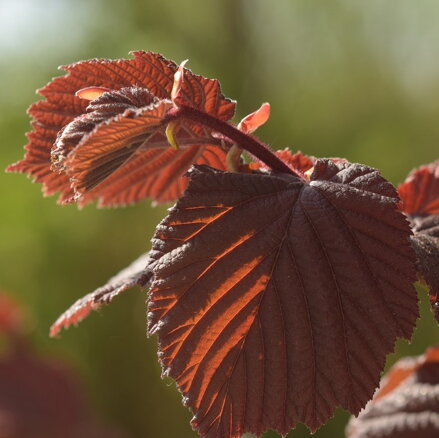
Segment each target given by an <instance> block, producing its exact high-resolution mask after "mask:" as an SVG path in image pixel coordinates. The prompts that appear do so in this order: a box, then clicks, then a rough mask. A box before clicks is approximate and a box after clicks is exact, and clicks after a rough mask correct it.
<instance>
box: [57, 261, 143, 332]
mask: <svg viewBox="0 0 439 438" xmlns="http://www.w3.org/2000/svg"><path fill="white" fill-rule="evenodd" d="M150 263H151V259H150V257H149V255H148V253H146V254H142V255H141V256H140V257H139V258H138V259H136V260H135V261H134V262H133V263H131V264H130V265H129V266H128V267H126V268H125V269H123V270H122V271H120V272H119V273H118V274H117V275H115V276H114V277H112V278H110V280H108V282H107V283H106V284H105V285H104V286H101V287H99V288H98V289H96V290H94V291H93V292H91V293H89V294H87V295H86V296H84V297H83V298H81V299H79V300H78V301H76V302H75V303H74V304H73V305H72V306H71V307H70V308H69V309H67V310H66V311H65V312H64V313H63V314H62V315H61V316H60V317H59V318H58V319H57V320H56V322H55V323H54V324H53V325H52V327H51V328H50V336H56V335H58V334H59V332H60V330H61V329H63V328H68V327H70V326H71V325H72V324H78V323H79V322H81V321H82V320H83V319H84V318H85V317H87V316H88V315H89V313H90V312H91V311H93V310H97V309H99V308H101V307H102V306H103V305H106V304H109V303H110V302H111V301H112V300H113V298H114V297H116V296H117V295H119V294H120V293H122V292H124V291H126V290H128V289H131V288H132V287H134V286H140V287H144V286H146V285H147V284H148V282H149V280H150V277H151V272H150Z"/></svg>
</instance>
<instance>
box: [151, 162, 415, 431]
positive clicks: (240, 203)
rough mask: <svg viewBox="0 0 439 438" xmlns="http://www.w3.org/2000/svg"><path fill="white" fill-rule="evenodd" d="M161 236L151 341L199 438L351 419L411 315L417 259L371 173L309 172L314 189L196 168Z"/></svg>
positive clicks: (354, 167)
mask: <svg viewBox="0 0 439 438" xmlns="http://www.w3.org/2000/svg"><path fill="white" fill-rule="evenodd" d="M189 176H190V183H189V186H188V189H187V191H186V192H185V195H184V196H183V198H181V199H180V200H179V201H178V202H177V204H176V206H175V207H174V208H172V209H171V210H170V214H169V216H168V217H167V218H165V219H164V221H163V222H162V223H161V224H160V225H159V226H158V227H157V230H156V234H155V237H154V239H153V252H152V253H151V254H152V257H153V258H154V259H155V260H157V261H156V263H155V265H154V268H153V273H154V277H153V282H152V286H151V290H150V292H149V303H148V310H149V313H148V324H149V333H150V334H153V333H157V334H158V340H159V357H160V360H161V363H162V366H163V372H164V374H166V375H169V376H171V377H173V378H174V379H175V380H176V381H177V384H178V386H179V388H180V390H181V391H182V393H183V396H184V402H185V403H186V404H187V405H188V406H189V407H191V408H192V410H193V412H194V414H195V416H194V419H193V420H192V424H193V426H194V427H195V428H196V429H197V430H198V431H199V433H200V435H202V436H203V437H207V438H214V437H215V438H238V437H240V436H241V435H242V434H243V433H245V432H251V433H254V434H256V435H258V436H259V435H260V434H261V433H262V432H263V431H265V430H266V429H269V428H271V429H275V430H277V431H279V432H280V433H282V434H286V433H287V432H288V431H289V430H290V429H291V428H292V427H294V426H295V424H297V423H298V422H303V423H305V424H306V425H308V427H309V428H310V429H311V430H316V429H317V428H318V427H319V426H321V425H322V424H323V423H325V422H326V421H327V419H328V418H330V417H331V416H332V415H333V413H334V410H335V408H336V406H338V405H340V406H342V407H344V408H345V409H348V410H349V411H351V412H353V413H355V414H357V413H358V412H359V410H360V409H361V408H362V407H363V406H364V404H365V403H366V402H367V401H368V400H369V399H370V398H371V397H372V395H373V392H374V389H375V388H376V386H377V385H378V382H379V375H380V372H381V371H382V369H383V366H384V361H385V356H386V354H387V353H389V352H390V351H392V350H393V346H394V343H395V340H396V339H397V338H398V337H403V338H407V339H409V338H410V337H411V334H412V331H413V328H414V324H415V320H416V318H417V316H418V308H417V297H416V292H415V290H414V287H413V281H414V280H415V269H414V262H415V257H414V254H413V250H412V249H411V247H410V242H409V236H410V234H411V232H410V228H409V225H408V223H407V221H406V219H405V217H404V216H403V215H402V214H401V213H400V211H399V210H398V209H397V203H398V201H399V198H398V196H397V194H396V191H395V189H394V188H393V187H392V186H391V184H390V183H388V182H387V181H386V180H384V179H383V178H382V177H381V176H380V175H379V173H378V171H376V170H374V169H371V168H369V167H366V166H362V165H359V164H350V163H346V162H344V163H343V162H338V163H334V162H332V161H331V160H317V161H316V162H315V163H314V171H313V173H312V174H311V176H310V180H309V181H308V182H306V181H305V180H302V179H299V178H296V177H294V176H291V175H287V174H267V173H255V174H238V173H224V172H220V171H217V170H214V169H211V168H209V167H207V166H195V167H194V168H193V169H192V170H191V171H190V173H189Z"/></svg>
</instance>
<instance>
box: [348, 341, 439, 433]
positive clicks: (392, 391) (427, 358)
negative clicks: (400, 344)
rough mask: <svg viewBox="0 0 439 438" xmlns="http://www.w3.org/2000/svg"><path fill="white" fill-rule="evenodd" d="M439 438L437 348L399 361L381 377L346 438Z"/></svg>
mask: <svg viewBox="0 0 439 438" xmlns="http://www.w3.org/2000/svg"><path fill="white" fill-rule="evenodd" d="M438 435H439V347H432V348H429V349H428V350H427V351H426V353H425V354H424V355H422V356H419V357H413V358H404V359H401V360H399V361H398V362H397V363H396V364H395V365H394V366H393V367H392V368H391V370H390V371H389V372H388V374H387V375H386V376H385V377H384V378H383V380H382V382H381V386H380V390H379V391H378V392H377V393H376V395H375V397H374V398H373V400H371V401H370V402H369V403H368V405H367V406H366V408H365V409H364V410H363V411H362V412H361V413H360V415H359V416H358V418H351V420H350V422H349V424H348V426H347V428H346V436H347V437H348V438H393V437H394V438H414V437H422V438H435V437H437V436H438Z"/></svg>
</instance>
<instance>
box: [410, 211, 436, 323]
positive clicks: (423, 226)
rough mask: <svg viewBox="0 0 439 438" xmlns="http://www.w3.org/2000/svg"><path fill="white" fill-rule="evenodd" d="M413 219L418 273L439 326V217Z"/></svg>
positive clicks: (413, 241) (413, 244)
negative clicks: (426, 290)
mask: <svg viewBox="0 0 439 438" xmlns="http://www.w3.org/2000/svg"><path fill="white" fill-rule="evenodd" d="M411 219H412V224H413V225H412V228H413V232H414V236H412V246H413V249H414V250H415V253H416V257H417V268H418V273H419V276H420V277H421V278H422V279H423V280H424V282H425V283H426V285H427V287H428V290H429V295H430V304H431V309H432V311H433V313H434V315H435V318H436V321H437V323H438V324H439V215H438V214H436V215H431V216H426V217H412V218H411Z"/></svg>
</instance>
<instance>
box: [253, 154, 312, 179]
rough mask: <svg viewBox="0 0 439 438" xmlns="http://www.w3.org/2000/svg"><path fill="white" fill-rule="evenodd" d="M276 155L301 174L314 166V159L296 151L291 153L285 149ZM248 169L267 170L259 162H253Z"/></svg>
mask: <svg viewBox="0 0 439 438" xmlns="http://www.w3.org/2000/svg"><path fill="white" fill-rule="evenodd" d="M275 153H276V155H277V156H278V157H279V158H280V159H281V160H283V161H284V162H285V163H287V164H288V165H289V166H290V167H292V168H293V169H296V170H298V171H300V172H301V173H305V172H306V171H308V170H310V169H311V168H312V167H313V166H314V162H315V160H316V158H315V157H310V156H308V155H304V154H303V153H302V152H301V151H297V152H296V153H294V154H293V153H291V151H290V150H289V149H288V148H285V149H283V150H280V151H276V152H275ZM249 167H250V169H252V170H258V169H268V168H267V166H265V164H264V163H262V162H261V161H259V160H258V161H255V162H252V163H250V164H249Z"/></svg>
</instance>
